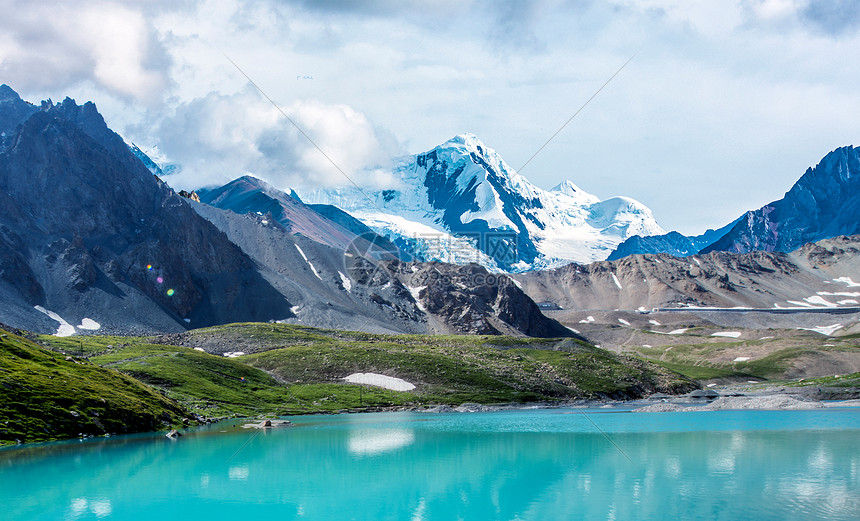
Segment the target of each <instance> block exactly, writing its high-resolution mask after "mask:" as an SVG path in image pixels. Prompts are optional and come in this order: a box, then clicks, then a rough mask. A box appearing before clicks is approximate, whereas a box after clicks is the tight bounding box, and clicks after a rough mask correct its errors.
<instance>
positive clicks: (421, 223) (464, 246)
mask: <svg viewBox="0 0 860 521" xmlns="http://www.w3.org/2000/svg"><path fill="white" fill-rule="evenodd" d="M394 164H395V166H394V172H393V173H394V178H395V179H396V183H395V184H394V185H393V186H392V187H390V188H387V189H378V188H377V189H373V188H358V187H345V188H313V189H306V190H301V189H298V190H297V192H298V193H299V194H300V195H299V197H300V198H301V200H302V201H304V202H306V203H309V204H328V205H333V206H336V207H338V208H340V209H341V210H344V211H346V212H348V213H349V214H351V215H352V216H354V217H356V218H357V219H359V220H361V221H362V222H363V223H364V224H366V225H367V226H369V227H370V228H372V229H373V230H374V231H375V232H377V233H379V234H381V235H385V236H387V237H388V238H389V239H391V240H392V241H393V242H395V243H397V244H398V246H400V245H403V246H405V247H406V249H407V250H409V251H410V253H411V254H413V255H415V256H416V258H419V259H421V260H425V261H440V262H453V263H457V264H462V263H467V262H475V263H478V264H481V265H483V266H485V267H487V268H488V269H491V270H493V271H498V270H502V271H508V272H521V271H528V270H534V269H548V268H552V267H556V266H560V265H564V264H569V263H571V262H577V263H589V262H594V261H599V260H604V259H606V258H607V256H608V255H609V254H610V253H611V252H612V251H613V250H614V249H615V248H616V247H617V246H618V245H619V244H620V243H622V242H623V241H625V240H626V239H627V238H629V237H632V236H634V235H641V236H650V235H659V234H663V233H665V232H664V230H663V229H662V228H661V227H660V226H659V225H658V224H657V222H656V220H655V219H654V217H653V215H652V213H651V210H650V209H649V208H647V207H646V206H645V205H643V204H642V203H640V202H638V201H636V200H634V199H631V198H629V197H611V198H609V199H605V200H600V198H598V197H597V196H594V195H592V194H589V193H587V192H585V191H583V190H582V189H580V188H579V187H578V186H577V185H576V184H574V183H573V182H572V181H569V180H567V181H563V182H562V183H560V184H559V185H558V186H556V187H555V188H553V189H552V190H544V189H541V188H539V187H537V186H535V185H533V184H532V183H530V182H529V181H528V180H527V179H526V178H525V177H523V176H522V175H520V174H518V173H517V172H516V171H515V170H514V169H513V168H511V167H510V166H509V165H508V164H507V163H506V162H505V161H504V160H503V159H502V158H501V156H500V155H499V154H498V153H496V151H495V150H493V149H491V148H489V147H487V146H486V145H484V143H482V142H481V141H480V140H479V139H478V138H477V137H476V136H475V135H474V134H461V135H457V136H455V137H453V138H451V139H450V140H448V141H447V142H445V143H443V144H441V145H439V146H437V147H436V148H434V149H432V150H430V151H428V152H425V153H421V154H416V155H411V156H406V157H403V158H400V159H397V160H395V163H394Z"/></svg>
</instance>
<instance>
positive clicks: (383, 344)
mask: <svg viewBox="0 0 860 521" xmlns="http://www.w3.org/2000/svg"><path fill="white" fill-rule="evenodd" d="M41 338H42V341H45V342H47V343H49V344H50V345H51V346H52V347H53V348H54V349H61V350H64V351H66V352H69V351H78V350H83V352H84V353H87V354H88V356H90V359H91V360H92V361H94V362H95V363H98V364H101V365H104V366H107V367H111V368H115V369H118V370H120V371H122V372H125V373H127V374H129V375H132V376H134V377H136V378H139V379H140V380H142V381H144V382H146V383H149V384H151V385H154V386H157V387H159V388H161V389H163V390H164V391H165V392H166V393H167V394H168V395H169V396H170V397H172V398H175V399H177V400H179V401H180V402H182V403H184V404H186V405H187V406H188V407H189V408H190V409H191V410H192V411H194V412H197V413H201V414H206V415H209V416H220V415H227V414H240V415H250V414H271V413H274V414H293V413H303V412H326V411H340V410H351V409H356V408H360V407H368V406H370V407H375V406H400V405H403V406H406V405H425V404H434V403H445V404H459V403H464V402H479V403H499V402H514V401H535V400H558V399H569V398H573V397H581V396H589V397H594V396H614V397H619V398H621V397H632V396H638V395H640V394H641V393H643V392H654V391H663V392H666V391H669V392H671V391H678V392H683V391H685V390H690V389H691V388H693V387H694V385H693V384H691V382H689V381H687V380H684V379H683V378H681V377H679V376H678V375H675V374H672V373H670V372H668V371H666V370H664V369H662V368H660V367H659V366H657V365H655V364H651V363H647V362H643V361H641V360H636V359H632V358H627V357H619V356H617V355H613V354H611V353H609V352H607V351H604V350H601V349H597V348H595V347H593V346H590V345H587V344H583V343H579V342H575V341H573V340H569V339H566V340H546V339H528V338H512V337H487V336H430V335H396V336H395V335H375V334H366V333H356V332H344V331H334V330H321V329H313V328H306V327H301V326H294V325H286V324H231V325H226V326H217V327H212V328H204V329H199V330H194V331H190V332H188V333H184V334H181V335H171V336H167V337H159V338H158V339H145V338H117V337H80V338H67V339H60V338H56V337H41ZM91 339H92V340H91ZM155 340H157V341H159V342H166V344H152V343H151V342H153V341H155ZM79 342H80V343H82V345H81V344H79ZM170 344H183V345H182V346H177V345H170ZM192 347H199V348H202V349H206V350H207V351H211V352H216V353H222V352H227V351H245V352H249V353H252V354H249V355H246V356H242V357H239V358H224V357H223V356H217V355H214V354H207V353H204V352H200V351H195V350H194V349H192ZM355 372H375V373H382V374H386V375H389V376H395V377H399V378H403V379H405V380H408V381H410V382H413V383H415V384H416V385H417V386H418V387H417V389H416V390H415V391H412V392H406V393H403V392H394V391H388V390H384V389H378V388H371V387H366V386H358V385H352V384H347V383H345V382H344V381H343V380H342V379H343V377H344V376H346V375H348V374H351V373H355ZM242 378H244V380H242Z"/></svg>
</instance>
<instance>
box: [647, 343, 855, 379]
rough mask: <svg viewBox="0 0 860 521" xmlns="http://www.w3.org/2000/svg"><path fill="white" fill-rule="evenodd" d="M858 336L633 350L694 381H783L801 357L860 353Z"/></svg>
mask: <svg viewBox="0 0 860 521" xmlns="http://www.w3.org/2000/svg"><path fill="white" fill-rule="evenodd" d="M857 338H858V335H844V336H839V337H822V338H821V339H817V338H812V339H802V338H801V339H794V340H790V341H786V340H785V339H780V338H771V339H763V340H744V341H734V342H732V341H726V342H709V343H699V344H676V345H669V346H665V345H664V346H661V347H632V348H631V350H632V351H634V352H636V353H638V354H639V355H641V356H643V357H645V358H648V359H650V360H652V361H653V362H655V363H657V364H659V365H661V366H663V367H665V368H667V369H670V370H672V371H675V372H677V373H680V374H682V375H684V376H686V377H688V378H692V379H694V380H699V381H703V380H711V379H718V378H735V379H746V378H757V379H766V380H774V379H775V380H783V379H785V378H787V373H789V372H790V371H791V369H792V367H793V365H794V364H795V362H797V361H798V359H800V358H801V357H810V356H818V355H821V354H823V353H828V352H832V353H836V352H857V351H858V350H860V346H858V344H857ZM757 348H763V349H764V350H765V351H766V352H768V354H766V355H764V356H758V357H755V358H753V359H751V360H747V361H743V362H718V361H715V360H719V359H721V358H722V359H725V358H726V356H723V355H724V353H725V352H727V351H729V350H731V351H732V352H737V351H741V352H745V351H755V350H756V349H757Z"/></svg>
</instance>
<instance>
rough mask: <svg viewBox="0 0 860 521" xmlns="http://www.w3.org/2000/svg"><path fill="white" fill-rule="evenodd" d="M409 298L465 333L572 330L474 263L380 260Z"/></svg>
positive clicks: (500, 277) (565, 334)
mask: <svg viewBox="0 0 860 521" xmlns="http://www.w3.org/2000/svg"><path fill="white" fill-rule="evenodd" d="M385 267H386V269H387V271H388V272H389V273H391V275H392V277H393V278H394V279H397V280H398V281H399V282H400V283H401V284H402V285H403V286H404V287H405V288H407V289H408V291H409V293H410V294H411V295H412V297H413V298H414V299H415V302H416V304H417V306H418V307H419V309H422V310H424V311H425V312H427V313H429V314H431V315H433V316H435V317H439V318H441V319H442V321H443V322H444V323H445V324H447V325H448V326H450V327H451V328H453V329H455V330H456V331H457V332H460V333H466V334H479V335H494V334H500V333H505V334H511V333H513V334H525V335H528V336H534V337H545V338H546V337H570V336H576V335H575V334H574V333H573V332H572V331H570V330H569V329H568V328H566V327H564V326H562V325H561V324H559V323H558V322H556V321H555V320H552V319H550V318H547V317H545V316H544V315H543V314H542V313H541V312H540V309H539V308H538V306H537V304H535V303H534V301H533V300H532V299H531V298H529V297H528V296H527V295H526V294H525V293H523V291H522V290H521V289H520V288H519V287H517V286H516V284H515V283H514V282H513V281H512V280H511V279H509V278H508V277H507V276H505V275H498V274H494V273H490V272H488V271H487V270H486V269H485V268H484V267H482V266H479V265H477V264H468V265H465V266H455V265H450V264H441V263H435V262H430V263H405V262H398V261H390V262H387V263H386V264H385Z"/></svg>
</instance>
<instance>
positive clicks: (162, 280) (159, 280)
mask: <svg viewBox="0 0 860 521" xmlns="http://www.w3.org/2000/svg"><path fill="white" fill-rule="evenodd" d="M155 280H156V281H157V282H158V283H159V284H161V283H163V282H164V279H163V278H161V277H158V278H157V279H155Z"/></svg>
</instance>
